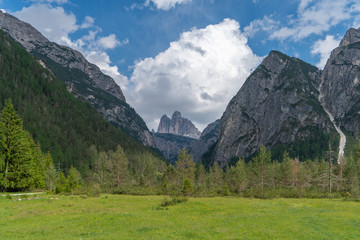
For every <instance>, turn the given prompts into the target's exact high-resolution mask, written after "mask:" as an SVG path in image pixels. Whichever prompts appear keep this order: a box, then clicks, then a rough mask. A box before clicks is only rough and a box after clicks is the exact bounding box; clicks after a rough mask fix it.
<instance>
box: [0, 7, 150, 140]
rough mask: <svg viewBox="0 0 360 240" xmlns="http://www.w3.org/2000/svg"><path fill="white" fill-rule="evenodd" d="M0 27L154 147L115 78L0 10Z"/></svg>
mask: <svg viewBox="0 0 360 240" xmlns="http://www.w3.org/2000/svg"><path fill="white" fill-rule="evenodd" d="M0 28H1V29H2V30H4V31H5V32H7V33H8V34H9V35H10V36H11V37H12V38H13V39H15V40H16V41H17V42H19V43H20V44H21V45H22V46H23V47H24V48H25V49H26V50H27V51H28V52H30V53H32V54H33V55H35V56H37V57H38V58H40V59H42V61H43V62H44V63H45V64H46V66H47V67H48V68H49V69H51V70H52V71H53V72H54V73H55V75H56V76H57V77H58V78H59V79H61V80H63V81H64V82H66V83H67V84H68V90H69V91H70V92H72V93H73V94H74V95H75V96H77V97H83V98H84V99H86V100H87V101H88V102H90V103H91V104H92V105H94V107H95V108H96V109H97V111H98V112H99V113H100V114H101V115H102V116H103V117H104V119H105V120H107V121H110V122H111V123H112V124H113V125H115V126H116V127H118V128H121V129H122V130H124V131H125V132H127V133H129V134H130V135H131V136H133V137H134V138H136V139H138V140H140V141H141V142H142V143H143V144H145V145H147V146H155V145H154V142H153V140H152V136H151V134H150V132H149V131H148V129H147V126H146V124H145V122H144V121H143V120H142V119H141V117H140V116H139V115H138V114H137V113H136V112H135V110H134V109H132V108H131V107H130V106H129V105H128V104H127V103H126V99H125V96H124V94H123V93H122V91H121V89H120V87H119V86H118V85H117V84H116V83H115V81H114V80H113V79H112V78H111V77H109V76H107V75H105V74H103V73H102V72H101V71H100V69H99V68H98V67H97V66H96V65H94V64H91V63H89V62H88V61H87V60H86V59H85V58H84V57H83V56H82V54H81V53H80V52H78V51H76V50H73V49H71V48H69V47H65V46H60V45H58V44H56V43H53V42H50V41H49V40H47V39H46V38H45V37H44V36H43V35H42V34H41V33H40V32H39V31H37V30H36V29H35V28H33V27H32V26H31V25H30V24H28V23H25V22H22V21H20V20H19V19H17V18H15V17H13V16H11V15H9V14H7V13H2V12H1V13H0Z"/></svg>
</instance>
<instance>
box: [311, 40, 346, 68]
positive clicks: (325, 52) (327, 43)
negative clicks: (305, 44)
mask: <svg viewBox="0 0 360 240" xmlns="http://www.w3.org/2000/svg"><path fill="white" fill-rule="evenodd" d="M340 40H341V39H335V37H334V36H331V35H327V36H326V38H325V39H323V40H322V39H320V40H318V41H316V42H315V43H314V45H313V46H312V48H311V53H312V54H320V61H319V62H318V63H317V64H316V66H317V67H318V68H320V69H323V68H324V66H325V64H326V61H327V60H328V58H329V56H330V54H331V51H332V50H333V49H334V48H336V47H338V46H339V43H340Z"/></svg>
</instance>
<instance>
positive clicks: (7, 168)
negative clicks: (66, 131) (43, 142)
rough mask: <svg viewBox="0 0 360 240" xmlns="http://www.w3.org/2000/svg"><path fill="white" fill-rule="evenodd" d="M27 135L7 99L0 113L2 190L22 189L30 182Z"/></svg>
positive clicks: (30, 170) (30, 161)
mask: <svg viewBox="0 0 360 240" xmlns="http://www.w3.org/2000/svg"><path fill="white" fill-rule="evenodd" d="M32 164H33V162H32V156H31V149H30V142H29V135H28V133H27V132H25V130H24V129H23V122H22V119H21V118H20V117H19V116H18V115H17V113H16V112H15V110H14V107H13V105H12V103H11V100H8V101H7V103H6V105H5V107H4V109H3V110H2V112H1V115H0V186H1V190H2V191H8V190H24V189H27V188H29V187H30V185H31V182H32V177H33V176H32V170H33V166H32Z"/></svg>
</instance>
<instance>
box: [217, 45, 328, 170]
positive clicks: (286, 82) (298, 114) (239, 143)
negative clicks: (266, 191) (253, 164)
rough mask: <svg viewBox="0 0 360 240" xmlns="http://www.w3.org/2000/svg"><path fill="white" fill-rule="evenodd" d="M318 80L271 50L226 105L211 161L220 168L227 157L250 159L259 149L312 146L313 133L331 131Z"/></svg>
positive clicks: (303, 65)
mask: <svg viewBox="0 0 360 240" xmlns="http://www.w3.org/2000/svg"><path fill="white" fill-rule="evenodd" d="M319 78H320V72H319V71H318V69H317V68H316V67H314V66H311V65H310V64H307V63H305V62H303V61H301V60H299V59H297V58H292V57H289V56H286V55H285V54H282V53H280V52H277V51H271V52H270V53H269V55H268V56H267V57H266V58H265V59H264V60H263V62H262V63H261V64H260V65H259V67H258V68H257V69H256V70H255V71H254V72H253V73H252V74H251V75H250V76H249V77H248V78H247V80H246V81H245V83H244V85H243V86H242V87H241V89H240V90H239V92H238V93H237V94H236V96H235V97H234V98H233V99H232V100H231V101H230V103H229V105H228V106H227V108H226V110H225V112H224V114H223V116H222V118H221V121H220V125H219V138H218V141H217V144H216V146H215V150H214V151H215V154H214V155H213V157H214V160H216V161H218V162H219V163H220V165H221V166H225V165H226V163H227V162H228V161H229V160H230V159H231V158H233V157H245V158H246V157H250V156H252V155H253V154H255V152H256V150H257V149H258V148H259V147H260V146H261V145H265V146H266V147H268V148H271V149H274V148H277V147H280V148H283V147H285V146H289V147H291V145H292V144H294V143H295V142H296V141H314V140H313V139H315V138H317V137H318V135H319V134H317V133H318V132H321V133H322V134H324V135H327V134H331V133H333V132H335V130H334V128H333V126H332V124H331V122H330V120H329V118H328V116H327V114H326V113H325V111H324V110H323V108H322V106H321V104H320V102H319V101H318V91H317V87H318V85H319ZM324 138H325V136H324ZM309 139H312V140H309ZM301 157H302V158H301V159H305V158H306V157H310V156H305V155H303V156H301ZM311 157H312V156H311Z"/></svg>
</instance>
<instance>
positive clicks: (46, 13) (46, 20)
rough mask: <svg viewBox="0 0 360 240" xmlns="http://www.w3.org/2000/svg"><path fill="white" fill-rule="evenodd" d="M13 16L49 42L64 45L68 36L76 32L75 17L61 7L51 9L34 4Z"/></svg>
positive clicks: (45, 5)
mask: <svg viewBox="0 0 360 240" xmlns="http://www.w3.org/2000/svg"><path fill="white" fill-rule="evenodd" d="M14 15H15V16H16V17H17V18H19V19H21V20H22V21H25V22H28V23H30V24H31V25H32V26H33V27H35V28H36V29H37V30H39V31H40V32H41V33H42V34H43V35H45V36H46V37H47V38H48V39H49V40H50V41H54V42H58V43H59V44H66V41H67V40H68V39H69V34H70V33H73V32H75V31H77V30H78V29H79V25H77V24H76V16H75V15H74V14H73V13H71V12H70V13H67V12H65V10H64V9H63V8H62V7H51V6H49V5H47V4H36V5H32V6H29V7H24V8H22V10H21V11H18V12H15V13H14Z"/></svg>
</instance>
